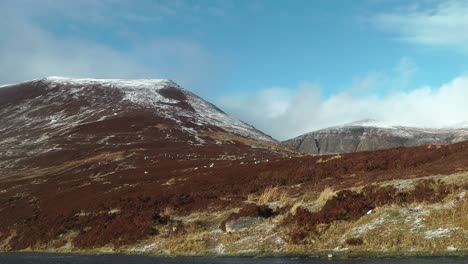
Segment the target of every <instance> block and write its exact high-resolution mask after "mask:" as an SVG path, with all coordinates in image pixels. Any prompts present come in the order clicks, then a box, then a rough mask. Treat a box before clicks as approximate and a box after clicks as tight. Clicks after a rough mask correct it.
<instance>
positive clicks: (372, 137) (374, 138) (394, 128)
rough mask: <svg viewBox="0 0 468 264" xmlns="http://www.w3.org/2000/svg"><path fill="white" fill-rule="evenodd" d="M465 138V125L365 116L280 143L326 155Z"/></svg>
mask: <svg viewBox="0 0 468 264" xmlns="http://www.w3.org/2000/svg"><path fill="white" fill-rule="evenodd" d="M465 140H468V127H467V126H466V125H460V126H459V127H457V128H454V127H453V128H447V129H435V128H417V127H406V126H400V125H397V124H392V123H387V122H380V121H377V120H372V119H365V120H361V121H357V122H353V123H350V124H346V125H342V126H335V127H330V128H326V129H322V130H318V131H315V132H311V133H307V134H304V135H301V136H298V137H296V138H293V139H289V140H286V141H284V142H283V143H284V144H285V145H287V146H289V147H291V148H293V149H295V150H298V151H300V152H303V153H308V154H313V155H325V154H333V153H350V152H358V151H371V150H379V149H389V148H395V147H401V146H404V147H409V146H420V145H425V144H452V143H457V142H461V141H465Z"/></svg>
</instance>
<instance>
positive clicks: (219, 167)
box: [0, 77, 468, 256]
mask: <svg viewBox="0 0 468 264" xmlns="http://www.w3.org/2000/svg"><path fill="white" fill-rule="evenodd" d="M466 140H468V129H466V128H463V127H460V128H453V129H445V130H440V129H439V130H436V129H421V128H408V127H401V126H397V125H388V124H386V125H382V124H381V123H379V122H377V121H373V120H365V121H361V122H359V123H352V124H348V125H344V126H340V127H334V128H329V129H324V130H321V131H317V132H312V133H309V134H306V135H303V136H300V137H298V138H295V139H291V140H288V141H285V142H279V141H276V140H275V139H273V138H271V137H270V136H268V135H266V134H265V133H263V132H261V131H259V130H257V129H256V128H255V127H253V126H251V125H249V124H246V123H244V122H242V121H240V120H238V119H236V118H234V117H232V116H230V115H228V114H226V113H224V112H223V111H222V110H220V109H219V108H217V107H216V106H215V105H213V104H211V103H209V102H207V101H205V100H204V99H202V98H200V97H199V96H197V95H195V94H193V93H192V92H190V91H188V90H186V89H184V88H183V87H180V86H179V85H178V84H176V83H175V82H173V81H170V80H105V79H71V78H64V77H49V78H45V79H39V80H33V81H28V82H24V83H19V84H14V85H7V86H3V87H1V88H0V250H2V251H47V252H96V253H104V252H106V253H108V252H123V253H136V254H155V255H168V256H174V255H295V254H297V255H313V254H328V253H330V252H332V253H333V254H338V255H350V256H352V255H373V254H376V255H391V256H395V255H466V254H467V253H468V196H467V191H468V142H467V141H466Z"/></svg>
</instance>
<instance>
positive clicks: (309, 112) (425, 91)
mask: <svg viewBox="0 0 468 264" xmlns="http://www.w3.org/2000/svg"><path fill="white" fill-rule="evenodd" d="M467 99H468V76H460V77H457V78H455V79H454V80H452V81H451V82H449V83H447V84H444V85H442V86H441V87H438V88H431V87H421V88H418V89H415V90H412V91H410V92H403V91H396V92H391V93H389V94H386V95H384V96H376V95H368V96H362V95H361V96H353V95H352V94H350V93H346V92H343V93H340V94H336V95H333V96H330V97H328V98H326V99H323V98H322V97H321V96H320V87H319V86H317V85H313V84H307V83H305V84H301V85H299V86H298V87H297V88H295V89H287V88H271V89H264V90H262V91H260V92H259V93H257V94H256V95H254V96H249V97H247V96H245V97H237V98H232V97H225V98H221V99H220V100H219V101H218V104H219V105H220V106H222V107H224V109H226V110H227V111H228V112H230V113H233V114H234V115H236V116H238V117H239V118H241V119H243V120H245V121H246V122H249V123H251V124H255V125H256V126H257V128H259V129H261V130H263V131H265V132H266V133H269V134H271V135H272V136H273V137H275V138H277V139H280V140H284V139H288V138H292V137H295V136H298V135H300V134H303V133H307V132H310V131H314V130H318V129H321V128H324V127H329V126H334V125H340V124H344V123H349V122H353V121H356V120H361V119H365V118H373V119H377V120H382V121H390V122H394V123H398V124H401V125H407V126H423V127H444V126H452V125H457V124H460V123H465V124H466V122H467V121H468V105H467V104H466V100H467ZM272 109H273V111H272Z"/></svg>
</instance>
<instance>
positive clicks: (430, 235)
mask: <svg viewBox="0 0 468 264" xmlns="http://www.w3.org/2000/svg"><path fill="white" fill-rule="evenodd" d="M453 231H454V228H442V227H439V228H437V229H434V230H429V231H426V232H424V237H425V238H426V239H435V238H441V237H449V236H450V234H451V233H452V232H453Z"/></svg>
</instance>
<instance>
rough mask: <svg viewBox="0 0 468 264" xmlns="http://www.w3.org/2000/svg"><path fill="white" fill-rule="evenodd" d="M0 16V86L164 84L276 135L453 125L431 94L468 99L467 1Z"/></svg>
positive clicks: (61, 0) (145, 7)
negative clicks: (379, 125)
mask: <svg viewBox="0 0 468 264" xmlns="http://www.w3.org/2000/svg"><path fill="white" fill-rule="evenodd" d="M0 15H1V16H2V21H0V40H1V41H0V57H1V58H2V59H1V61H0V83H12V82H19V81H23V80H27V79H34V78H41V77H44V76H50V75H64V76H71V77H95V78H170V79H174V80H175V81H177V82H179V83H180V84H181V85H183V86H184V87H186V88H188V89H190V90H192V91H194V92H196V93H197V94H199V95H201V96H202V97H204V98H206V99H208V100H210V101H212V102H214V103H216V104H218V105H219V106H220V107H221V108H222V109H224V110H226V111H227V112H229V113H232V114H233V115H235V116H237V117H239V118H241V119H243V120H245V121H247V122H249V123H252V124H253V125H255V126H257V127H259V128H261V129H262V130H264V131H266V132H267V133H270V134H272V135H273V136H275V137H276V138H280V139H284V138H288V137H291V136H295V135H299V134H301V133H305V132H308V131H311V130H314V129H319V128H323V127H326V126H331V125H337V124H340V123H345V122H351V121H354V120H356V119H360V118H376V119H385V120H388V121H392V122H398V123H401V124H405V125H417V126H449V125H456V124H458V123H464V122H465V119H464V115H461V114H460V113H459V112H460V111H461V112H462V113H464V112H463V111H465V109H466V108H467V107H464V106H463V105H462V104H461V103H460V105H456V106H455V107H449V108H450V109H453V110H451V111H454V112H453V113H452V112H446V110H444V109H445V108H446V107H444V105H445V104H448V103H450V104H453V103H451V102H443V101H442V99H443V98H444V99H445V97H443V96H442V95H439V94H440V93H443V92H444V91H445V90H444V89H443V87H446V86H450V85H452V84H454V83H456V84H457V85H461V86H462V88H461V89H459V87H458V86H457V87H454V88H452V89H456V90H457V91H458V92H459V94H456V96H455V92H453V91H452V90H450V89H449V91H448V92H445V93H448V97H450V98H451V97H454V98H456V99H457V100H458V98H460V97H461V98H462V99H463V98H466V99H468V98H467V97H465V96H467V93H466V92H465V91H466V89H468V87H465V86H464V85H465V83H464V81H465V76H466V73H467V70H468V60H467V58H468V44H466V43H468V1H463V0H450V1H432V0H422V1H402V0H401V1H400V0H362V1H338V0H328V1H325V0H323V1H318V0H317V1H306V0H304V1H300V0H292V1H280V0H269V1H267V0H264V1H260V0H250V1H247V0H218V1H209V0H200V1H188V0H187V1H183V0H170V1H151V0H135V1H130V0H102V1H93V0H82V1H66V0H43V1H33V0H3V1H1V2H0ZM457 80H459V81H460V82H461V83H462V84H459V82H457ZM447 89H448V88H447ZM421 94H424V95H425V96H426V97H425V98H422V99H417V101H421V102H425V105H417V106H418V107H416V102H415V104H414V105H412V104H410V103H408V104H403V105H402V102H406V101H410V100H415V99H414V98H416V97H417V98H420V96H422V95H421ZM442 97H443V98H442ZM405 100H406V101H405ZM457 100H456V101H457ZM457 102H458V101H457ZM435 106H439V107H440V108H444V109H437V108H436V110H440V111H437V113H433V112H432V111H434V107H435ZM426 108H427V109H426ZM415 109H417V110H415ZM429 110H432V111H429ZM413 112H417V113H416V114H412V115H409V114H408V113H413ZM439 112H441V113H439ZM455 112H456V113H457V116H456V117H455ZM392 113H394V114H392Z"/></svg>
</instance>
